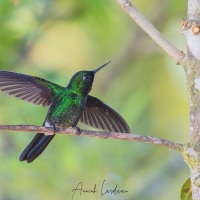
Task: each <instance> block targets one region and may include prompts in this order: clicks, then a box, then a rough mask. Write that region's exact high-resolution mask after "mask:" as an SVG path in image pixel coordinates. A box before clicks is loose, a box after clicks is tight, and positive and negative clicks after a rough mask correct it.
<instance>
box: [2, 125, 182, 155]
mask: <svg viewBox="0 0 200 200" xmlns="http://www.w3.org/2000/svg"><path fill="white" fill-rule="evenodd" d="M0 131H4V132H5V131H6V132H16V131H20V132H35V133H45V134H46V135H52V134H55V133H54V132H53V131H52V129H51V128H46V127H44V126H33V125H0ZM56 134H67V135H73V136H75V135H77V134H78V131H77V129H75V128H61V127H58V131H57V132H56ZM80 135H81V136H88V137H96V138H104V139H118V140H127V141H133V142H143V143H148V144H155V145H159V146H164V147H167V148H170V149H173V150H176V151H179V152H182V151H183V145H182V144H178V143H175V142H172V141H169V140H165V139H161V138H156V137H151V136H145V135H137V134H127V133H115V132H106V131H88V130H81V134H80Z"/></svg>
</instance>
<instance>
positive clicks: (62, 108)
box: [0, 62, 130, 163]
mask: <svg viewBox="0 0 200 200" xmlns="http://www.w3.org/2000/svg"><path fill="white" fill-rule="evenodd" d="M108 63H110V62H108ZM108 63H105V64H104V65H102V66H100V67H98V68H97V69H96V70H93V71H79V72H77V73H76V74H74V75H73V76H72V78H71V80H70V82H69V84H68V85H67V87H62V86H60V85H57V84H55V83H52V82H49V81H47V80H45V79H42V78H38V77H35V76H29V75H25V74H20V73H15V72H9V71H0V90H1V91H3V92H6V93H7V94H9V95H12V96H14V97H16V98H20V99H22V100H25V101H28V102H31V103H33V104H37V105H42V106H50V107H49V110H48V113H47V115H46V118H45V121H44V123H43V126H45V127H51V128H52V129H53V131H54V132H56V130H57V126H61V127H76V126H77V123H78V121H79V120H80V121H81V122H82V123H84V124H87V125H90V126H91V127H94V128H98V129H103V130H107V131H114V132H123V133H130V129H129V127H128V124H127V123H126V121H125V120H124V119H123V118H122V117H121V116H120V115H119V114H118V113H117V112H116V111H115V110H113V109H112V108H111V107H109V106H108V105H106V104H105V103H103V102H102V101H101V100H99V99H97V98H96V97H92V96H89V95H88V94H89V92H90V91H91V89H92V83H93V80H94V76H95V74H96V73H97V72H98V71H99V70H100V69H102V68H103V67H105V66H106V65H107V64H108ZM77 129H78V130H80V129H79V128H78V127H77ZM54 136H55V134H54V135H45V134H43V133H37V134H36V135H35V137H34V138H33V140H32V141H31V142H30V143H29V145H28V146H27V147H26V148H25V149H24V151H23V152H22V154H21V156H20V158H19V160H20V161H24V160H26V161H27V162H28V163H30V162H32V161H33V160H35V159H36V158H37V157H38V156H39V155H40V154H41V153H42V152H43V151H44V149H45V148H46V147H47V145H48V144H49V143H50V142H51V140H52V139H53V138H54Z"/></svg>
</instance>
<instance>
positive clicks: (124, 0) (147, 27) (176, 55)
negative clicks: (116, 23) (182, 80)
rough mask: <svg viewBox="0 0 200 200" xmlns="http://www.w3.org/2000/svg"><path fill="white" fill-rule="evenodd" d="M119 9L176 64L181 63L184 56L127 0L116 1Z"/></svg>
mask: <svg viewBox="0 0 200 200" xmlns="http://www.w3.org/2000/svg"><path fill="white" fill-rule="evenodd" d="M117 1H118V3H119V4H120V5H121V7H122V8H123V9H124V10H125V11H126V12H127V13H128V14H129V15H130V17H131V18H133V19H134V20H135V22H136V23H137V24H138V25H139V26H140V27H141V28H142V29H143V30H144V31H145V32H146V33H147V34H148V35H149V36H150V37H151V38H152V39H153V40H154V41H155V42H156V43H157V44H158V45H159V46H160V47H162V48H163V49H164V50H165V51H166V52H167V53H168V54H169V55H170V56H171V57H172V58H173V59H174V60H175V61H176V62H177V64H179V63H183V59H184V57H185V54H184V53H183V52H182V51H180V50H178V49H177V48H176V47H175V46H174V45H172V44H171V43H170V41H169V40H167V38H165V37H164V36H163V35H162V34H161V33H160V32H159V31H158V30H157V29H156V28H155V27H154V26H153V25H152V24H151V23H150V22H149V21H148V19H147V18H146V17H145V16H144V15H143V14H142V13H141V12H139V11H138V10H137V9H136V8H135V7H134V6H133V4H132V3H131V2H130V1H129V0H117Z"/></svg>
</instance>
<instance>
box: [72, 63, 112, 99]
mask: <svg viewBox="0 0 200 200" xmlns="http://www.w3.org/2000/svg"><path fill="white" fill-rule="evenodd" d="M110 62H111V61H109V62H107V63H105V64H104V65H102V66H100V67H98V68H97V69H95V70H93V71H80V72H77V73H76V74H74V75H73V76H72V78H71V80H70V82H69V85H68V88H70V89H71V90H73V91H74V92H75V93H81V94H83V95H87V94H88V93H89V92H90V91H91V89H92V83H93V80H94V76H95V74H96V73H97V72H98V71H99V70H100V69H102V68H103V67H105V66H106V65H107V64H109V63H110Z"/></svg>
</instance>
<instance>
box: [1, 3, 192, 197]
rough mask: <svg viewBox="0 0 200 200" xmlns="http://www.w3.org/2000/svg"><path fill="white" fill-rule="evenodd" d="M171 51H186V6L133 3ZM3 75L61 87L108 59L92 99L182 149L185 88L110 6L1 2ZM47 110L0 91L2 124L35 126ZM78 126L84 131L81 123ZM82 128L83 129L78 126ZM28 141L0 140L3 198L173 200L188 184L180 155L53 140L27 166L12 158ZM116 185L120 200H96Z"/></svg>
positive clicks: (12, 136) (19, 136) (167, 61)
mask: <svg viewBox="0 0 200 200" xmlns="http://www.w3.org/2000/svg"><path fill="white" fill-rule="evenodd" d="M134 3H135V5H136V6H137V7H138V9H140V10H141V11H142V12H143V13H144V14H145V16H147V18H149V20H150V21H151V22H152V23H153V24H154V25H155V26H156V27H157V28H158V29H159V30H160V31H161V32H162V33H163V34H164V35H166V36H167V37H168V38H169V40H170V41H172V43H174V44H175V45H176V46H177V47H178V48H180V49H182V50H185V49H186V48H185V46H186V45H185V42H184V38H183V36H182V34H181V18H182V17H184V16H186V6H187V5H186V2H184V3H180V2H179V1H173V0H152V1H147V0H146V1H134ZM0 27H1V28H0V69H1V70H9V71H15V72H21V73H26V74H30V75H34V76H39V77H43V78H46V79H48V80H49V81H52V82H55V83H57V84H61V85H63V86H64V85H67V83H68V81H69V79H70V77H71V76H72V75H73V74H74V73H75V72H77V71H79V70H81V69H86V70H87V69H88V70H91V69H94V68H95V67H97V66H99V65H101V64H103V63H105V62H106V61H108V60H112V63H111V64H110V65H109V66H108V67H106V68H105V69H104V70H102V71H101V72H100V73H99V74H98V75H97V76H96V77H95V81H94V85H93V90H92V92H91V94H92V95H94V96H96V97H98V98H100V99H102V100H103V101H104V102H106V103H107V104H109V105H111V106H112V107H113V108H114V109H116V110H117V111H118V112H119V113H120V114H121V115H122V116H123V117H124V118H125V119H126V120H127V122H128V124H129V125H130V127H131V130H132V132H134V133H140V134H144V135H152V136H157V137H162V138H166V139H171V140H173V141H179V142H185V141H186V140H187V138H188V133H187V132H188V121H189V117H188V107H187V95H186V83H185V77H184V73H183V70H182V68H181V67H179V66H176V64H175V62H174V61H173V60H172V59H171V58H170V57H169V56H168V55H166V54H165V52H163V50H161V49H160V48H159V47H158V46H157V45H156V44H155V43H154V42H153V41H152V40H151V39H150V38H149V37H148V36H147V35H146V34H145V33H143V31H141V29H140V28H139V27H138V26H137V25H136V24H135V22H133V21H132V20H131V19H130V17H129V16H127V15H126V14H125V13H124V11H123V10H122V9H121V8H120V6H119V5H118V4H117V1H106V0H95V1H91V0H74V1H72V0H69V1H67V0H57V1H52V0H46V1H39V0H32V1H30V0H18V1H17V0H15V1H14V0H13V1H11V0H10V1H7V0H1V1H0ZM46 112H47V109H46V108H42V107H40V106H35V105H32V104H29V103H27V102H23V101H21V100H18V99H15V98H13V97H9V96H6V95H5V94H2V93H0V113H1V114H0V123H1V124H35V125H40V124H42V122H43V120H44V118H45V115H46ZM80 127H83V126H82V125H81V124H80ZM85 128H88V127H85ZM33 136H34V134H33V133H26V134H25V133H3V132H1V134H0V160H1V165H0V199H2V200H18V199H19V200H23V199H25V200H26V199H29V200H36V199H37V200H40V199H48V200H57V199H66V200H67V199H71V198H72V189H74V188H75V187H76V186H77V184H78V183H79V182H81V181H82V182H83V187H84V188H85V189H89V188H93V187H94V184H97V191H98V192H97V193H95V194H94V195H93V194H86V193H84V194H82V195H81V196H80V195H79V193H76V194H75V196H74V199H76V200H79V199H81V200H84V199H97V200H99V199H109V200H110V199H115V200H116V199H120V200H121V199H130V200H144V199H147V200H156V199H159V200H168V199H179V196H180V189H181V186H182V184H183V182H184V180H185V179H186V178H187V177H188V170H187V168H186V165H185V164H184V162H183V160H182V158H181V156H180V155H179V154H177V153H176V152H172V151H169V150H168V149H165V148H160V147H158V146H153V145H148V144H139V143H132V142H128V141H117V140H102V139H94V138H85V137H84V138H83V137H71V136H56V137H55V139H54V140H53V142H52V143H51V144H50V145H49V147H48V148H47V149H46V150H45V152H44V153H43V154H42V155H41V156H40V157H39V158H38V159H37V160H35V161H34V162H33V163H31V164H27V163H25V162H19V161H18V157H19V155H20V153H21V152H22V150H23V149H24V148H25V147H26V145H27V144H28V143H29V141H30V140H31V138H32V137H33ZM103 180H106V184H105V185H106V188H107V189H109V188H113V189H114V187H115V185H116V184H118V188H119V189H124V190H128V193H125V194H121V195H104V196H101V195H100V188H101V185H102V182H103Z"/></svg>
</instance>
